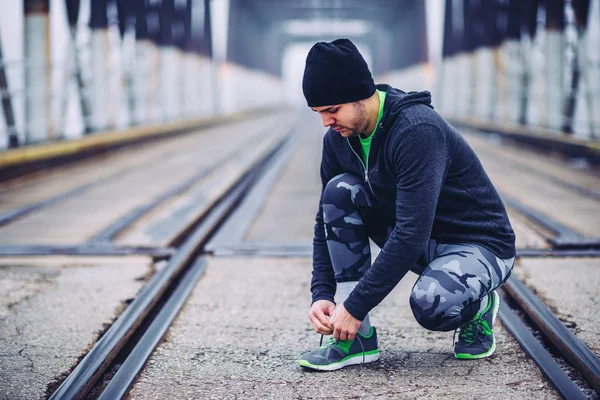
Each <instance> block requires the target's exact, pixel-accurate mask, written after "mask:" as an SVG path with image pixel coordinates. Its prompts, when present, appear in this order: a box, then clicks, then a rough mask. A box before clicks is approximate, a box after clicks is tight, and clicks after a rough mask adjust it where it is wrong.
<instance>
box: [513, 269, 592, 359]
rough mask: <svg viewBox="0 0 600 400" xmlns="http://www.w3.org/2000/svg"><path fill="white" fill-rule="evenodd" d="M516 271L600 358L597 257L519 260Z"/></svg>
mask: <svg viewBox="0 0 600 400" xmlns="http://www.w3.org/2000/svg"><path fill="white" fill-rule="evenodd" d="M515 272H516V273H517V275H518V276H519V278H521V279H523V280H524V281H525V282H526V283H527V286H529V287H530V288H532V289H534V290H535V291H536V293H537V294H538V296H540V298H541V299H543V300H544V303H546V304H547V305H548V306H549V307H550V308H551V309H552V311H554V312H555V313H556V314H557V316H558V317H559V318H560V319H561V320H562V321H563V322H565V325H566V326H567V327H569V328H571V331H573V333H575V335H577V337H578V338H579V339H580V340H581V341H582V342H583V343H584V344H585V345H586V346H588V347H589V348H590V349H591V350H592V351H593V352H594V354H596V355H597V356H599V357H600V315H599V314H598V313H597V312H594V311H592V310H598V309H599V308H600V297H598V293H599V292H598V288H599V287H600V259H597V258H595V259H594V258H563V259H560V258H554V259H551V260H549V259H536V258H534V259H521V260H519V261H518V264H517V266H516V267H515Z"/></svg>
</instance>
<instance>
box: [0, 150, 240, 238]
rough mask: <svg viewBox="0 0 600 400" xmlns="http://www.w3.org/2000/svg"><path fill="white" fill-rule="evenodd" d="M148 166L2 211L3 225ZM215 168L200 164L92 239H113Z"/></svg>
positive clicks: (115, 174) (130, 168)
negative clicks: (194, 170)
mask: <svg viewBox="0 0 600 400" xmlns="http://www.w3.org/2000/svg"><path fill="white" fill-rule="evenodd" d="M242 147H243V146H242ZM241 150H242V149H238V150H236V151H234V153H233V154H228V155H227V157H224V158H223V159H221V160H219V161H218V162H217V163H216V165H218V164H219V163H221V162H223V161H224V160H227V159H229V158H230V157H235V155H236V154H237V153H238V152H240V151H241ZM178 152H179V151H178V150H173V151H170V152H168V153H167V154H165V155H164V158H168V157H170V156H171V155H175V154H177V153H178ZM147 166H148V162H146V161H142V162H139V163H137V164H135V165H133V166H132V167H126V168H122V169H120V170H118V171H116V172H114V173H112V174H110V175H108V176H105V177H102V178H98V179H96V180H94V181H92V182H89V183H86V184H83V185H81V186H78V187H76V188H74V189H71V190H67V191H65V192H63V193H59V194H57V195H55V196H52V197H49V198H48V199H45V200H42V201H39V202H37V203H33V204H28V205H26V206H22V207H19V208H16V209H14V210H10V211H6V212H4V213H1V214H0V226H3V225H7V224H10V223H11V222H14V221H15V220H17V219H19V218H22V217H24V216H26V215H27V214H30V213H32V212H34V211H36V210H39V209H41V208H44V207H47V206H51V205H52V204H55V203H58V202H60V201H63V200H66V199H69V198H71V197H74V196H77V195H80V194H83V193H85V192H87V191H88V190H90V189H93V188H95V187H99V186H101V185H102V184H104V183H106V182H109V181H111V180H113V179H115V178H119V177H121V176H123V175H127V174H131V173H133V172H135V171H137V170H139V169H141V168H145V167H147ZM215 168H216V166H214V167H199V168H198V171H197V172H196V173H195V174H194V176H192V177H191V178H189V179H187V180H186V181H185V182H183V183H181V184H179V185H177V186H176V187H175V188H173V189H171V190H170V191H168V192H167V193H164V194H163V195H159V196H158V197H157V198H156V199H154V200H153V201H152V202H151V203H149V204H147V205H143V206H140V207H139V208H137V209H135V210H133V211H132V212H131V213H128V214H126V215H125V216H123V217H121V218H119V219H118V220H117V221H116V222H115V223H114V224H112V225H109V226H108V227H107V228H105V229H104V230H103V231H101V232H99V233H98V234H96V235H95V236H93V237H92V238H91V239H90V240H89V241H90V242H102V241H110V240H112V239H113V238H114V237H115V236H116V235H118V234H119V233H120V232H121V231H122V230H124V229H125V228H127V226H129V225H130V224H132V223H133V222H134V221H135V220H136V219H138V218H139V217H140V216H142V215H143V214H145V213H146V212H148V211H149V210H151V209H152V208H153V207H156V206H158V205H159V204H160V203H161V202H164V201H166V200H167V199H168V198H170V197H174V196H176V195H178V194H179V193H181V192H183V191H185V190H186V189H188V188H189V187H190V186H192V185H193V184H194V183H195V182H196V181H198V180H200V179H202V177H204V176H206V175H208V174H209V173H211V172H212V171H213V170H214V169H215Z"/></svg>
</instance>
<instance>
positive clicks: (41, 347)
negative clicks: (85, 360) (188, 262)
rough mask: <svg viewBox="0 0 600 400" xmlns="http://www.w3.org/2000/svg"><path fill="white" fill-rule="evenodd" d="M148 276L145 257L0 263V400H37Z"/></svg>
mask: <svg viewBox="0 0 600 400" xmlns="http://www.w3.org/2000/svg"><path fill="white" fill-rule="evenodd" d="M149 270H150V260H149V259H148V258H146V257H125V258H119V259H117V258H66V257H47V258H45V259H43V260H42V259H39V258H38V259H34V258H13V259H0V289H1V290H2V293H3V295H2V296H0V399H7V400H8V399H10V400H16V399H28V400H29V399H42V398H45V397H46V395H45V392H46V388H47V386H48V385H49V384H51V383H52V382H53V381H54V379H55V378H56V377H57V376H59V375H60V374H61V373H64V372H66V371H68V370H69V369H70V368H71V367H73V366H74V364H75V363H76V362H77V360H78V359H79V357H81V356H82V355H84V354H86V353H87V351H88V350H89V349H90V348H91V346H92V345H93V344H94V343H95V342H96V340H97V338H98V334H99V333H100V332H102V331H103V330H104V329H105V328H106V326H108V324H110V323H111V322H112V320H113V319H114V318H115V317H116V316H117V315H118V313H119V312H120V310H121V309H122V307H123V302H124V301H126V300H128V299H130V298H132V297H134V296H135V294H136V293H137V291H138V290H139V289H140V288H141V286H142V285H143V283H144V282H143V279H142V278H143V277H144V276H145V274H147V273H148V271H149Z"/></svg>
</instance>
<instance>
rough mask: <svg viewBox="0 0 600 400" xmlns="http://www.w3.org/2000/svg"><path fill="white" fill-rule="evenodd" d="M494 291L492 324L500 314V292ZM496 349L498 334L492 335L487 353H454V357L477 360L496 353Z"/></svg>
mask: <svg viewBox="0 0 600 400" xmlns="http://www.w3.org/2000/svg"><path fill="white" fill-rule="evenodd" d="M492 293H494V296H495V297H496V305H495V306H494V313H493V314H492V326H493V325H494V322H496V316H497V315H498V310H500V295H499V294H498V293H496V291H495V290H494V291H493V292H492ZM492 335H493V333H492ZM494 351H496V336H492V347H491V348H490V349H489V350H488V351H486V352H485V353H481V354H469V353H454V358H458V359H459V360H476V359H478V358H486V357H489V356H491V355H492V354H494Z"/></svg>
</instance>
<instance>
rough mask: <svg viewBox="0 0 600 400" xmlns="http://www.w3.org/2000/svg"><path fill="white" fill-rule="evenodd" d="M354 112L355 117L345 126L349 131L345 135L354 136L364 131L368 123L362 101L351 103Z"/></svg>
mask: <svg viewBox="0 0 600 400" xmlns="http://www.w3.org/2000/svg"><path fill="white" fill-rule="evenodd" d="M352 106H353V108H354V112H355V117H354V119H353V121H352V126H350V127H347V129H348V130H349V131H350V133H349V134H348V136H347V137H356V136H359V135H361V134H363V133H364V132H365V130H366V129H367V126H368V125H369V123H368V121H367V107H366V106H365V105H364V104H363V102H362V101H356V102H354V103H353V104H352Z"/></svg>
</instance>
